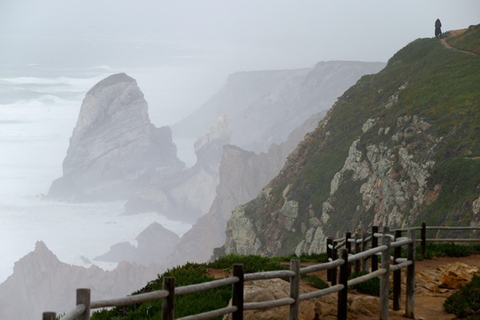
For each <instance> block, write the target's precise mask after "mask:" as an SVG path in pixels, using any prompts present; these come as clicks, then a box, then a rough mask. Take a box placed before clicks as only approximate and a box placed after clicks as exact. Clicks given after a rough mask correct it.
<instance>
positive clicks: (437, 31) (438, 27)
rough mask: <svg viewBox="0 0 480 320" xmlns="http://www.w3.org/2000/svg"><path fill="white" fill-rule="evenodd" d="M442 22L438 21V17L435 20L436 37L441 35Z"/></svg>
mask: <svg viewBox="0 0 480 320" xmlns="http://www.w3.org/2000/svg"><path fill="white" fill-rule="evenodd" d="M441 28H442V23H441V22H440V19H437V21H435V37H436V38H441V37H442V29H441Z"/></svg>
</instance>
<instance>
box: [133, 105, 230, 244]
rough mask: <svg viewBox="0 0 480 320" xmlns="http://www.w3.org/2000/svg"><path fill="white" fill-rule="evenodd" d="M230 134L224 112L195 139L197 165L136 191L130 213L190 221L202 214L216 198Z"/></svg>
mask: <svg viewBox="0 0 480 320" xmlns="http://www.w3.org/2000/svg"><path fill="white" fill-rule="evenodd" d="M230 135H231V132H230V128H229V125H228V116H227V115H226V113H225V112H224V111H220V112H219V114H218V117H217V119H216V121H215V122H214V123H213V125H212V126H211V127H210V128H209V129H208V130H207V131H206V132H205V133H204V134H203V135H202V136H201V137H200V138H199V139H198V140H197V141H196V142H195V145H194V147H195V153H196V155H197V162H196V163H195V165H194V166H193V167H191V168H188V169H185V170H183V171H181V172H177V173H175V174H174V175H171V176H170V177H169V178H168V179H165V180H164V181H162V183H158V184H156V185H153V186H151V187H148V186H147V187H145V188H144V189H143V190H141V191H139V192H136V193H135V194H133V195H132V196H131V197H130V199H129V200H128V202H127V204H126V205H125V208H126V211H127V213H136V212H142V211H156V212H159V213H161V214H162V215H164V216H167V217H169V218H171V219H176V220H184V221H190V222H194V221H195V220H196V219H197V218H199V217H201V216H202V214H204V213H205V212H207V211H208V208H209V207H210V205H211V204H212V202H213V199H214V198H215V187H216V186H217V185H218V182H219V173H218V168H219V166H220V161H221V158H222V149H223V146H224V145H227V144H229V142H230ZM172 247H173V244H172Z"/></svg>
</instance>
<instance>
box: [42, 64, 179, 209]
mask: <svg viewBox="0 0 480 320" xmlns="http://www.w3.org/2000/svg"><path fill="white" fill-rule="evenodd" d="M176 153H177V149H176V146H175V145H174V144H173V142H172V133H171V130H170V128H169V127H161V128H156V127H155V126H154V125H153V124H152V123H151V122H150V119H149V116H148V104H147V102H146V101H145V99H144V97H143V93H142V92H141V90H140V89H139V87H138V85H137V82H136V81H135V79H133V78H131V77H129V76H128V75H126V74H124V73H120V74H115V75H112V76H109V77H107V78H106V79H104V80H102V81H100V82H99V83H97V84H96V85H95V86H94V87H93V88H92V89H90V91H88V93H87V94H86V96H85V99H84V100H83V103H82V106H81V109H80V114H79V117H78V121H77V124H76V126H75V129H74V131H73V134H72V137H71V138H70V145H69V148H68V151H67V156H66V158H65V159H64V161H63V176H62V177H61V178H59V179H57V180H55V181H54V182H53V183H52V186H51V187H50V191H49V193H48V197H49V198H54V199H60V200H69V201H102V200H106V201H109V200H119V199H127V198H128V197H129V196H130V195H131V194H132V193H133V192H137V191H139V190H140V189H143V188H145V187H148V186H149V185H152V184H155V182H156V181H158V180H161V179H162V178H164V177H165V176H168V175H170V174H172V173H174V172H177V171H179V170H181V169H183V168H184V163H183V162H181V161H180V160H179V159H178V158H177V156H176Z"/></svg>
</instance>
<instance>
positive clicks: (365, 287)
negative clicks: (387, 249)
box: [349, 271, 380, 296]
mask: <svg viewBox="0 0 480 320" xmlns="http://www.w3.org/2000/svg"><path fill="white" fill-rule="evenodd" d="M366 274H368V272H367V271H360V272H358V273H354V274H353V275H352V276H350V278H349V280H351V279H355V278H358V277H360V276H364V275H366ZM351 288H352V289H355V290H357V291H358V292H361V293H365V294H369V295H372V296H380V278H373V279H370V280H367V281H365V282H362V283H359V284H356V285H354V286H351Z"/></svg>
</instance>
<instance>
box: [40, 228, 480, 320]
mask: <svg viewBox="0 0 480 320" xmlns="http://www.w3.org/2000/svg"><path fill="white" fill-rule="evenodd" d="M426 230H437V232H438V231H439V230H455V231H458V230H470V231H476V230H480V227H444V226H441V227H435V226H426V224H425V223H422V226H421V227H410V228H403V229H395V230H392V232H390V229H389V228H388V227H384V228H383V230H382V232H381V233H380V232H379V230H378V227H377V226H373V227H372V230H371V233H365V232H363V233H362V232H361V231H360V230H357V232H356V233H355V234H354V235H353V236H352V233H351V232H347V233H345V237H342V238H337V239H333V238H327V245H326V248H327V259H328V261H327V262H325V263H319V264H316V265H312V266H307V267H303V268H300V261H299V260H291V262H290V270H276V271H267V272H257V273H249V274H244V271H243V265H241V264H235V265H234V266H233V276H231V277H228V278H225V279H220V280H213V281H209V282H205V283H200V284H194V285H188V286H182V287H175V279H174V278H170V277H165V278H164V283H163V290H157V291H153V292H148V293H141V294H137V295H133V296H128V297H123V298H117V299H108V300H100V301H92V302H90V290H89V289H77V306H76V307H75V308H73V309H72V310H71V311H69V312H68V313H67V314H65V315H64V316H63V317H62V320H70V319H72V320H73V319H79V320H89V319H90V310H92V309H100V308H110V307H118V306H125V305H131V304H138V303H143V302H148V301H154V300H163V308H162V319H164V320H173V319H174V315H173V310H174V297H175V296H178V295H186V294H191V293H197V292H202V291H206V290H211V289H214V288H218V287H221V286H227V285H231V286H232V300H231V301H232V302H231V304H232V305H230V306H225V307H224V308H220V309H217V310H211V311H208V312H204V313H201V314H196V315H191V316H186V317H183V318H178V319H181V320H200V319H211V318H214V317H218V316H223V315H227V314H231V316H232V319H233V320H239V319H243V312H244V310H259V309H270V308H277V307H281V306H289V308H290V313H289V319H292V320H293V319H298V314H299V304H300V301H304V300H308V299H313V298H317V297H320V296H324V295H328V294H334V293H337V294H338V306H337V312H338V319H347V294H348V293H347V290H348V287H350V286H354V285H357V284H360V283H363V282H365V281H368V280H370V279H373V278H378V277H380V315H379V319H381V320H383V319H388V301H389V278H390V275H393V309H394V310H399V309H400V307H399V304H400V287H401V286H400V279H401V269H403V268H406V269H407V272H406V290H405V291H406V292H405V294H406V299H405V300H406V301H405V316H406V317H408V318H414V301H415V299H414V297H415V290H414V289H415V243H416V242H417V240H416V232H417V231H420V239H419V240H418V242H419V243H420V245H421V250H422V254H423V255H425V244H426V242H440V241H442V242H480V239H452V238H448V239H427V238H426ZM405 232H407V233H408V236H406V237H405V236H402V233H405ZM391 233H393V235H392V234H391ZM379 242H380V244H379ZM369 247H370V248H369ZM402 247H406V249H407V257H406V258H401V257H400V253H401V251H400V250H401V248H402ZM391 250H393V256H390V252H391ZM379 257H380V258H381V259H380V261H378V259H379ZM368 261H370V267H368ZM352 265H353V266H354V271H355V273H358V272H359V271H366V272H367V274H365V275H362V276H359V277H356V278H353V279H350V280H348V277H349V276H350V275H351V273H352ZM379 266H380V268H379ZM322 270H326V271H327V280H328V281H330V282H331V286H330V287H328V288H325V289H321V290H316V291H313V292H309V293H304V294H300V293H299V288H300V277H301V276H302V275H306V274H309V273H314V272H318V271H322ZM267 279H287V280H289V282H290V296H288V297H283V298H280V299H276V300H272V301H261V302H244V297H243V291H244V283H245V282H246V281H255V280H267ZM55 319H56V313H55V312H44V313H43V320H55Z"/></svg>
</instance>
